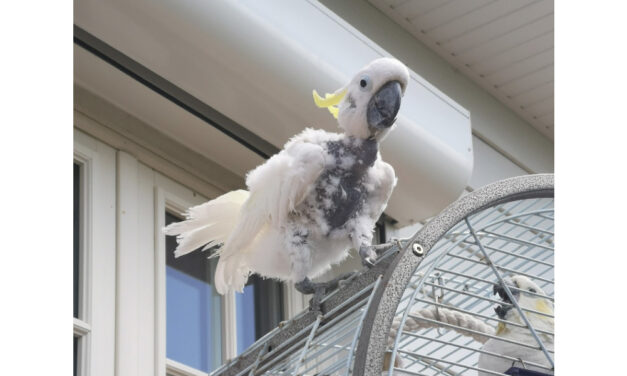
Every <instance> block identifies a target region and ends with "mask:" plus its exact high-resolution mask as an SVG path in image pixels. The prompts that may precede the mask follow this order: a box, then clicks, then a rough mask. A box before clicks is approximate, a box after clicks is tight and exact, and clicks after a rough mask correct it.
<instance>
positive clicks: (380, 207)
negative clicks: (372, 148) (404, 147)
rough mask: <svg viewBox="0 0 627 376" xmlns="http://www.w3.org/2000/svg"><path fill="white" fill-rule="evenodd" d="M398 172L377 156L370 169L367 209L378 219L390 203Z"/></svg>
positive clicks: (374, 218) (367, 186) (367, 185)
mask: <svg viewBox="0 0 627 376" xmlns="http://www.w3.org/2000/svg"><path fill="white" fill-rule="evenodd" d="M396 181H397V179H396V174H395V173H394V168H393V167H392V166H391V165H390V164H388V163H386V162H384V161H383V160H382V159H381V158H380V157H377V159H376V161H375V162H374V165H373V166H372V168H371V169H370V170H369V171H368V175H367V179H366V181H365V186H366V190H367V191H368V198H367V199H366V209H367V212H368V215H369V216H370V217H371V218H372V219H373V220H374V221H377V220H378V219H379V217H380V216H381V214H382V213H383V211H384V210H385V207H386V206H387V204H388V200H389V199H390V196H392V191H393V190H394V187H395V186H396Z"/></svg>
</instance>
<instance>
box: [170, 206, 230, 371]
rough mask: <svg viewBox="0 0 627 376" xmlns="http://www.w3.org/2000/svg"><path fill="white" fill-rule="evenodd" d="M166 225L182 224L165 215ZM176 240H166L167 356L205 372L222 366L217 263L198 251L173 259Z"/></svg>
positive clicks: (171, 238) (206, 253)
mask: <svg viewBox="0 0 627 376" xmlns="http://www.w3.org/2000/svg"><path fill="white" fill-rule="evenodd" d="M165 216H166V225H168V224H170V223H173V222H178V221H180V219H179V218H177V217H176V216H174V215H172V214H170V213H167V212H166V213H165ZM175 249H176V238H175V237H174V236H167V237H166V326H167V328H166V338H167V340H166V354H167V357H168V358H169V359H172V360H175V361H177V362H180V363H183V364H185V365H188V366H190V367H193V368H196V369H198V370H201V371H204V372H210V371H211V370H213V369H215V368H216V367H217V366H218V365H220V364H221V359H222V354H221V328H222V325H221V317H220V312H221V301H220V295H218V293H217V292H216V290H215V288H214V287H213V285H212V282H213V274H214V273H215V267H216V260H215V259H211V260H210V259H208V258H207V256H208V255H209V254H208V252H199V251H195V252H192V253H189V254H187V255H184V256H181V257H179V258H174V250H175Z"/></svg>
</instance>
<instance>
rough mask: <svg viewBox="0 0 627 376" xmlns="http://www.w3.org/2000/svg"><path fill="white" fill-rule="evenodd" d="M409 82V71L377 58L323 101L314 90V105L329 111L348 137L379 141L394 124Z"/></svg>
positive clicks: (394, 63)
mask: <svg viewBox="0 0 627 376" xmlns="http://www.w3.org/2000/svg"><path fill="white" fill-rule="evenodd" d="M408 81H409V71H408V70H407V68H406V67H405V65H403V63H401V62H400V61H398V60H396V59H392V58H380V59H377V60H374V61H373V62H371V63H370V64H368V65H366V66H365V67H364V68H362V69H361V70H360V71H359V73H357V74H356V75H355V76H354V77H353V79H352V80H351V81H350V82H349V83H348V85H346V86H345V87H343V88H341V89H339V90H337V91H336V92H335V93H334V94H327V95H326V97H325V98H324V99H323V98H321V97H320V96H319V95H318V93H316V91H315V90H314V101H315V102H316V104H317V105H318V107H327V108H328V109H329V111H330V112H331V114H333V116H335V117H336V118H337V120H338V123H339V125H340V128H342V129H344V131H345V133H346V134H347V135H349V136H354V137H358V138H362V139H376V140H377V141H380V140H382V139H383V137H385V135H386V134H387V133H388V132H389V131H390V130H391V129H392V126H393V125H394V122H395V121H396V115H397V114H398V110H399V109H400V107H401V98H402V96H403V94H404V93H405V88H406V87H407V83H408Z"/></svg>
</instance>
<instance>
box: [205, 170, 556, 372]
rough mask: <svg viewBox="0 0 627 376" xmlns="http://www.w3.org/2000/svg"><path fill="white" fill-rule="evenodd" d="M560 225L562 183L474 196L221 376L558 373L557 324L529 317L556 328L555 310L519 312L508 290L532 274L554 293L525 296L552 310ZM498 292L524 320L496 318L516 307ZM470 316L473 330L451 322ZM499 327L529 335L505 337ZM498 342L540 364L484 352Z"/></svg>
mask: <svg viewBox="0 0 627 376" xmlns="http://www.w3.org/2000/svg"><path fill="white" fill-rule="evenodd" d="M553 222H554V217H553V175H552V174H541V175H526V176H521V177H516V178H511V179H506V180H503V181H500V182H497V183H493V184H490V185H488V186H485V187H483V188H481V189H478V190H476V191H474V192H471V193H470V194H467V195H465V196H463V197H461V198H460V199H459V200H457V201H456V202H454V203H453V204H451V205H450V206H449V207H448V208H446V209H445V210H444V211H442V212H441V213H440V214H439V215H437V216H436V217H434V218H432V219H431V220H430V221H429V222H428V223H427V224H425V225H424V226H423V227H422V228H421V229H420V230H419V231H418V232H417V233H416V234H415V235H414V236H412V237H411V238H409V239H405V240H399V241H395V242H392V243H391V244H390V245H389V246H388V247H386V248H382V249H381V250H380V256H379V257H378V260H377V262H376V264H375V266H374V267H373V268H371V269H367V270H363V271H361V272H359V273H357V274H356V275H354V276H352V277H351V278H350V279H349V280H347V281H345V283H343V284H342V286H341V287H340V288H338V289H336V290H334V291H332V292H330V293H328V294H327V295H326V296H325V297H324V298H323V299H322V304H321V306H320V310H319V311H312V310H309V311H305V312H302V313H301V314H299V315H297V316H296V317H294V318H293V319H291V320H289V321H287V322H283V323H281V324H280V325H279V327H277V328H275V329H274V330H273V331H271V332H270V333H268V334H267V335H265V336H264V337H263V338H261V339H259V340H258V341H257V342H255V343H254V344H253V345H252V346H251V347H250V348H249V349H247V350H246V351H245V352H244V353H243V354H241V355H240V356H238V357H237V358H235V359H233V360H230V361H229V362H227V363H226V364H224V365H223V366H222V367H220V368H219V369H217V370H215V371H214V372H212V374H211V375H221V376H222V375H224V376H226V375H238V376H244V375H248V376H252V375H302V376H305V375H307V376H323V375H329V376H330V375H377V376H378V375H382V374H385V375H418V376H422V375H443V376H452V375H477V374H478V375H505V373H503V372H505V370H503V369H500V370H493V369H486V368H481V367H480V366H479V364H478V360H479V357H480V356H483V357H490V358H491V359H494V360H497V361H501V362H505V363H507V364H511V365H515V366H516V368H512V369H511V370H510V371H509V372H518V373H516V374H520V375H525V374H528V375H532V374H533V375H542V374H545V375H546V374H553V369H554V364H553V357H554V350H553V337H554V334H553V331H552V325H550V326H543V327H537V326H534V324H533V322H537V321H533V322H532V321H531V320H529V319H528V318H529V317H534V318H536V320H537V318H543V319H546V320H551V321H550V322H551V323H552V320H553V317H552V312H551V313H547V312H544V311H542V310H538V309H534V308H533V307H531V308H530V307H523V306H520V305H519V304H518V303H517V301H516V299H515V297H514V295H515V294H522V292H521V291H522V290H521V289H520V288H518V287H517V286H513V285H508V284H507V283H504V282H505V280H506V279H507V278H509V277H511V276H513V275H516V276H524V277H525V278H528V279H529V280H531V281H533V282H534V283H535V284H536V285H537V286H538V287H540V288H541V289H542V290H543V291H544V295H543V294H542V293H541V292H540V291H538V292H535V293H534V292H529V291H525V292H524V294H527V295H528V296H531V297H534V296H535V297H538V299H546V301H547V302H550V304H551V305H552V304H553V290H554V289H553V283H554V281H553V269H554V265H553V259H554V228H553ZM495 286H502V288H503V290H504V293H505V294H506V295H507V296H508V298H509V300H510V302H511V303H508V304H509V305H511V306H512V308H511V310H512V311H516V312H518V314H519V317H520V321H519V322H514V321H508V320H505V319H501V318H499V317H498V316H497V315H496V314H495V311H494V308H495V307H496V306H498V305H503V304H505V303H504V302H503V300H501V299H499V297H498V296H493V294H494V292H495V290H494V288H495ZM460 317H461V318H464V320H466V321H459V320H458V321H455V320H452V319H451V318H460ZM547 322H548V321H547ZM468 323H472V324H473V325H472V326H469V324H468ZM500 326H503V327H506V328H510V330H516V331H520V332H522V333H527V332H528V336H524V340H523V339H520V338H518V337H517V338H506V337H503V336H501V335H499V334H497V333H498V330H497V328H499V327H500ZM489 340H493V341H496V340H498V341H501V342H499V343H503V344H505V345H507V346H515V347H517V348H521V349H523V350H525V351H528V352H531V353H533V354H534V356H533V357H532V360H530V359H526V360H523V361H522V362H521V361H520V359H519V357H516V356H511V355H508V354H503V353H499V352H496V351H494V349H488V348H487V347H486V348H484V343H486V341H489ZM382 372H383V373H382ZM525 372H526V373H525ZM533 372H536V373H533Z"/></svg>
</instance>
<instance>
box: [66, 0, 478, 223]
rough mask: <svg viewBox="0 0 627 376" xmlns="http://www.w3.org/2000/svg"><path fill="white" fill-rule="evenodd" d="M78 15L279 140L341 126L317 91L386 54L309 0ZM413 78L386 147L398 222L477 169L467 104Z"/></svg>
mask: <svg viewBox="0 0 627 376" xmlns="http://www.w3.org/2000/svg"><path fill="white" fill-rule="evenodd" d="M74 22H75V24H76V25H77V26H78V27H80V28H82V29H84V30H85V31H87V32H88V33H91V34H92V35H94V36H95V37H97V38H99V39H101V40H102V41H104V42H105V43H107V44H109V45H110V46H112V47H113V48H115V49H117V50H119V51H120V52H122V53H123V54H125V55H127V56H128V57H130V58H132V59H134V60H135V61H137V62H138V63H140V64H142V65H143V66H145V67H146V68H148V69H150V70H152V71H153V72H155V73H156V74H158V75H160V76H161V77H163V78H165V79H166V80H168V81H169V82H171V83H172V84H174V85H176V86H178V87H179V88H181V89H183V90H185V91H186V92H187V93H189V94H191V95H193V96H195V97H196V98H198V99H199V100H201V101H202V102H204V103H206V104H208V105H209V106H211V107H213V108H215V109H216V110H217V111H219V112H221V113H222V114H224V115H225V116H227V117H229V118H230V119H232V120H234V121H235V122H237V123H238V124H240V125H241V126H243V127H245V128H247V129H248V130H250V131H252V132H254V133H255V134H257V135H259V136H261V137H262V138H264V139H265V140H267V141H268V142H270V143H272V144H273V145H275V146H277V147H282V145H283V144H284V143H285V142H286V141H287V140H288V139H289V138H290V137H291V136H293V135H295V134H296V133H298V132H300V131H302V130H303V129H304V128H305V127H315V128H322V129H326V130H329V131H337V130H338V128H337V122H336V121H335V120H334V119H333V117H331V116H330V115H329V113H328V112H327V111H325V110H321V109H318V108H316V107H315V105H314V103H313V99H312V96H311V91H312V89H317V90H318V91H319V92H332V91H334V90H336V89H337V88H339V87H341V86H343V85H345V84H346V82H348V80H349V79H350V78H351V76H352V74H354V73H355V72H356V71H357V70H358V69H360V68H361V67H362V66H364V65H365V64H367V63H368V62H370V61H371V60H373V59H375V58H378V57H381V56H389V54H387V53H386V52H385V51H384V50H382V49H381V48H380V47H378V46H376V45H375V44H374V43H372V42H371V41H370V40H368V39H367V38H366V37H365V36H364V35H363V34H361V33H359V32H358V31H357V30H355V29H354V28H353V27H351V26H350V25H348V24H347V23H346V22H345V21H343V20H342V19H340V18H339V17H337V16H336V15H335V14H333V13H332V12H330V11H328V10H327V9H326V8H324V7H323V6H322V5H320V4H318V3H317V2H315V1H306V0H300V1H293V0H282V1H281V0H279V1H273V2H258V1H253V0H249V1H238V2H231V1H229V2H227V1H215V2H214V1H211V2H208V1H205V0H160V1H154V0H150V1H149V0H145V1H141V0H138V1H134V2H124V1H114V0H81V1H78V2H76V3H75V8H74ZM411 78H412V80H411V82H410V84H409V85H408V88H407V91H406V93H405V97H404V99H403V105H402V106H401V112H400V113H399V116H398V121H397V128H396V130H395V131H394V132H391V134H390V135H389V136H388V138H387V139H386V140H385V141H384V142H383V145H382V149H381V152H382V155H383V158H384V159H385V160H386V161H388V162H389V163H390V164H392V165H393V166H394V168H395V170H396V173H397V176H398V178H399V181H398V185H397V187H396V189H395V191H394V194H393V196H392V198H391V200H390V202H389V203H388V207H387V209H386V213H387V214H388V215H390V216H391V217H392V218H394V219H396V220H398V221H399V224H400V225H404V224H408V223H412V222H415V221H420V220H422V219H425V218H427V217H430V216H432V215H434V214H436V213H438V212H439V211H441V210H442V209H443V208H444V207H446V206H447V205H448V204H449V203H450V202H452V201H453V200H455V199H456V198H457V197H459V195H460V194H461V192H462V191H463V190H464V188H465V187H466V186H467V184H468V181H469V180H470V176H471V173H472V167H473V149H472V137H471V127H470V114H469V113H468V111H466V110H465V109H464V108H462V107H461V106H459V105H458V104H457V103H455V102H454V101H452V100H451V99H450V98H448V97H447V96H446V95H445V94H443V93H442V92H440V91H439V90H438V89H436V88H434V87H433V86H432V85H430V84H429V83H428V82H426V81H425V80H424V79H422V78H421V77H419V76H417V75H416V74H413V73H412V77H411ZM92 90H94V88H93V87H92ZM111 92H112V93H113V92H114V90H113V89H111ZM135 108H136V111H142V110H141V109H140V108H138V107H137V106H136V107H135ZM143 108H144V109H143V111H150V108H145V107H143ZM134 115H135V116H137V117H139V118H140V119H149V118H150V117H149V116H146V115H142V114H136V113H134ZM151 117H152V118H153V121H152V122H150V121H149V124H150V125H152V126H155V127H156V128H158V129H160V130H161V131H162V132H164V133H166V134H169V135H171V137H175V138H177V139H179V140H185V139H190V141H189V142H188V143H186V146H188V147H189V148H191V149H193V150H195V151H199V152H203V150H197V149H200V148H202V145H199V143H202V138H198V135H200V129H199V128H198V127H197V126H195V127H192V128H190V129H189V130H188V128H189V127H190V126H189V125H188V123H189V122H181V123H178V124H177V125H176V127H173V126H168V125H165V124H164V122H163V121H160V120H158V119H154V115H153V116H151ZM206 127H210V125H209V124H206ZM174 129H176V131H175V134H173V130H174ZM186 133H189V137H187V136H186V135H185V134H186ZM192 139H193V141H191V140H192ZM203 154H205V155H206V154H207V151H206V150H204V153H203Z"/></svg>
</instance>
